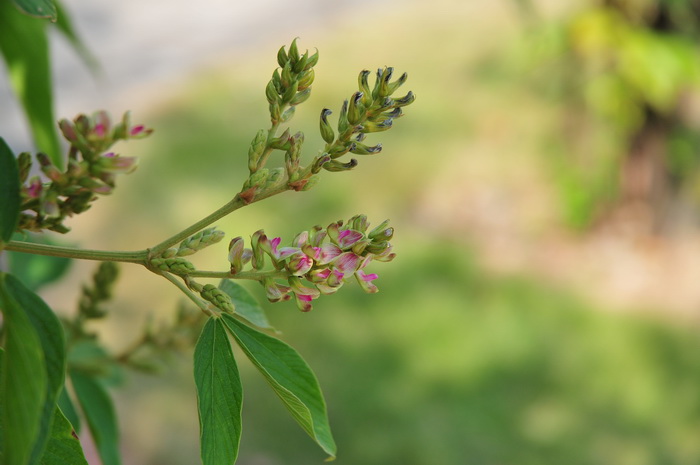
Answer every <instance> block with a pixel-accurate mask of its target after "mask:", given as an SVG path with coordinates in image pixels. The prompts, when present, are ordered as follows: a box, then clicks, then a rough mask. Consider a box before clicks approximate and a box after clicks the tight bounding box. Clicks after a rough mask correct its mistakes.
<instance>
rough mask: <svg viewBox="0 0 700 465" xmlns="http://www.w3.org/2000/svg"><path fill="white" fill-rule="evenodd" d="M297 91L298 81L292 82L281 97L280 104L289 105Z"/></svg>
mask: <svg viewBox="0 0 700 465" xmlns="http://www.w3.org/2000/svg"><path fill="white" fill-rule="evenodd" d="M298 90H299V81H292V83H291V84H290V86H289V87H288V88H287V90H285V91H284V94H283V95H282V102H284V103H289V102H290V101H291V100H292V98H294V96H295V95H296V93H297V91H298Z"/></svg>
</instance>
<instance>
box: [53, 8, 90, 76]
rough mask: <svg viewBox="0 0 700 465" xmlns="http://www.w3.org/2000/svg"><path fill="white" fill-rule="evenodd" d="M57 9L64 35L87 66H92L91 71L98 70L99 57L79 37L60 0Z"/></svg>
mask: <svg viewBox="0 0 700 465" xmlns="http://www.w3.org/2000/svg"><path fill="white" fill-rule="evenodd" d="M56 10H57V15H58V20H57V21H56V23H55V24H56V27H57V28H58V30H59V31H61V32H62V33H63V35H64V36H66V39H68V41H69V42H70V43H71V45H72V46H73V48H74V49H75V51H76V52H77V53H78V55H80V58H82V59H83V61H84V62H85V64H86V65H87V67H88V68H90V71H92V72H93V73H95V72H97V70H98V68H99V65H98V63H97V59H96V58H95V56H94V55H93V54H92V53H91V52H90V50H88V48H87V47H86V46H85V44H84V43H83V41H82V40H80V37H78V34H77V33H76V32H75V29H74V28H73V23H72V21H71V19H70V16H69V15H68V13H67V12H66V9H65V8H63V5H61V3H60V2H56Z"/></svg>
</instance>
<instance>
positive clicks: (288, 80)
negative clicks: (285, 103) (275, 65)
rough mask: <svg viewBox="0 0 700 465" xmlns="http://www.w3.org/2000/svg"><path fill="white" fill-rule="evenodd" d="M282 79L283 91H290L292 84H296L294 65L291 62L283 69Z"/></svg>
mask: <svg viewBox="0 0 700 465" xmlns="http://www.w3.org/2000/svg"><path fill="white" fill-rule="evenodd" d="M280 78H281V79H280V83H281V84H282V89H283V90H285V91H286V90H287V89H289V86H291V85H292V82H294V76H292V65H291V64H290V63H289V62H287V64H286V65H284V68H282V75H281V76H280Z"/></svg>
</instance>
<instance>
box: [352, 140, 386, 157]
mask: <svg viewBox="0 0 700 465" xmlns="http://www.w3.org/2000/svg"><path fill="white" fill-rule="evenodd" d="M354 145H355V146H354V147H353V148H352V149H351V150H350V151H351V152H352V153H354V154H356V155H374V154H376V153H379V152H381V151H382V144H377V145H375V146H373V147H369V146H367V145H365V144H361V143H359V142H355V143H354Z"/></svg>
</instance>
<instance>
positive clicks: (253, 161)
mask: <svg viewBox="0 0 700 465" xmlns="http://www.w3.org/2000/svg"><path fill="white" fill-rule="evenodd" d="M266 145H267V131H265V130H264V129H261V130H259V131H258V132H257V134H255V137H254V138H253V141H252V142H251V143H250V148H249V149H248V169H249V170H250V172H251V173H252V172H255V171H257V169H258V162H259V161H260V157H262V155H263V153H264V152H265V147H266Z"/></svg>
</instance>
